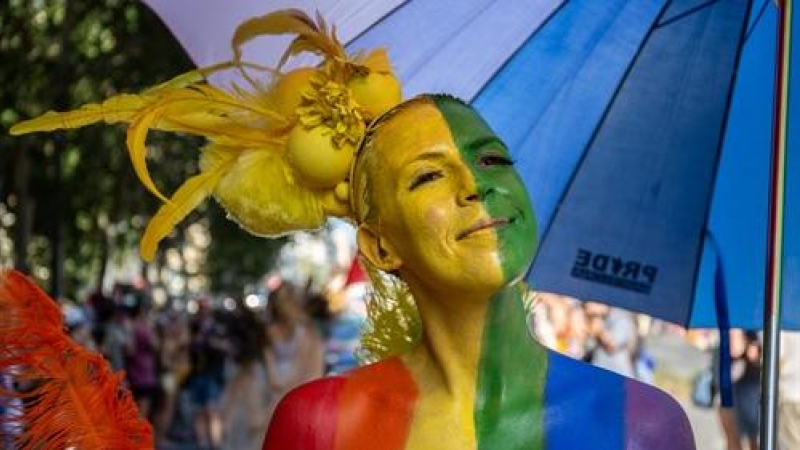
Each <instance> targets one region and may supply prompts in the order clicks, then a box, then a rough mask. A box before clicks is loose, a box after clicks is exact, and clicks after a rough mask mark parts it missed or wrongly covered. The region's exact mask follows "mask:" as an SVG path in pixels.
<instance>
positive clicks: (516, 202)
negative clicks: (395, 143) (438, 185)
mask: <svg viewBox="0 0 800 450" xmlns="http://www.w3.org/2000/svg"><path fill="white" fill-rule="evenodd" d="M434 102H435V104H436V106H437V108H438V109H439V111H440V112H441V113H442V115H443V116H444V118H445V120H446V121H447V124H448V126H449V127H450V131H451V134H452V136H453V140H454V142H455V144H456V146H457V147H458V150H459V152H460V153H461V157H462V159H463V160H464V162H465V163H466V165H467V167H469V169H470V170H471V172H472V175H473V177H474V178H475V183H476V185H477V186H478V192H479V193H480V195H481V199H482V201H483V204H484V205H485V207H486V210H487V212H488V213H489V215H490V216H491V217H492V218H493V219H497V220H503V221H506V220H507V221H509V223H508V224H507V225H505V226H502V227H498V228H497V239H498V242H499V244H500V249H499V250H500V252H499V253H500V262H501V265H502V269H503V275H504V276H505V279H506V281H507V282H513V281H517V280H519V279H521V278H522V276H524V275H525V272H526V271H527V269H528V267H529V266H530V264H531V262H532V261H533V256H534V254H535V252H536V244H537V237H536V217H535V216H534V214H533V209H532V208H531V201H530V197H529V196H528V191H527V190H526V189H525V185H524V184H523V183H522V179H521V178H520V176H519V174H518V173H517V171H516V170H514V167H513V162H512V161H511V156H510V154H509V152H508V149H507V148H506V146H505V144H503V142H502V141H501V140H500V138H498V137H497V135H496V134H495V133H494V132H493V131H492V130H491V128H489V126H488V125H487V124H486V122H484V120H483V119H482V118H481V116H480V115H478V113H477V112H475V110H473V109H472V108H470V107H468V106H466V105H464V104H462V103H460V102H459V101H458V100H455V99H453V98H450V97H434Z"/></svg>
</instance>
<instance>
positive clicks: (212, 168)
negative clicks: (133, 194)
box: [139, 152, 236, 261]
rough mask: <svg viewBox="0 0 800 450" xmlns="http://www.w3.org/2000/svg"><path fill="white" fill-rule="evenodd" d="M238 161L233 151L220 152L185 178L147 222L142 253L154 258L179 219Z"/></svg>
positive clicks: (141, 246)
mask: <svg viewBox="0 0 800 450" xmlns="http://www.w3.org/2000/svg"><path fill="white" fill-rule="evenodd" d="M235 161H236V155H235V154H234V153H220V152H217V154H216V158H215V160H214V161H213V163H211V164H209V165H208V167H206V168H205V169H204V170H203V171H202V172H200V173H199V174H198V175H195V176H193V177H191V178H189V179H188V180H186V181H184V182H183V184H182V185H181V186H180V187H179V188H178V190H177V191H175V194H174V195H173V196H172V198H171V199H170V200H169V202H168V203H165V204H164V205H162V206H161V208H159V210H158V212H157V213H156V215H155V216H153V218H152V219H150V222H149V223H148V224H147V228H146V229H145V231H144V237H142V240H141V242H140V244H139V252H140V253H141V255H142V258H144V260H145V261H152V260H153V257H154V256H155V253H156V248H158V243H159V242H161V240H162V239H164V237H166V236H167V235H168V234H169V233H170V232H171V231H172V229H173V228H175V225H177V223H178V222H180V221H181V220H183V219H184V218H185V217H186V216H187V215H188V214H189V213H190V212H192V210H194V209H195V208H196V207H197V206H198V205H199V204H200V203H201V202H202V201H203V200H205V199H206V197H208V196H209V195H211V192H212V191H213V190H214V187H215V186H216V185H217V183H218V182H219V180H220V178H222V176H223V175H225V173H226V172H227V171H228V170H230V168H231V166H232V165H233V163H234V162H235Z"/></svg>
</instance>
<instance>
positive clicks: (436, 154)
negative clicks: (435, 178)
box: [409, 150, 447, 163]
mask: <svg viewBox="0 0 800 450" xmlns="http://www.w3.org/2000/svg"><path fill="white" fill-rule="evenodd" d="M446 157H447V154H446V153H445V152H443V151H440V150H431V151H427V152H424V153H420V154H419V155H417V156H415V157H414V159H412V160H411V161H409V162H410V163H414V162H417V161H431V160H438V159H445V158H446Z"/></svg>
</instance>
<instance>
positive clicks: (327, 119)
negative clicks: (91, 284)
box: [11, 9, 402, 260]
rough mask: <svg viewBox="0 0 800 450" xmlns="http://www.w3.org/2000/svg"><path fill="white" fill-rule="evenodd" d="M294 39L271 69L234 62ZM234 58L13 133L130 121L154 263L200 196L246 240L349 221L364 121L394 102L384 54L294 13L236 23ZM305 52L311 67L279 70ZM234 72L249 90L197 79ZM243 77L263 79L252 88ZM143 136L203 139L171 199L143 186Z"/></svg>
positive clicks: (147, 255)
mask: <svg viewBox="0 0 800 450" xmlns="http://www.w3.org/2000/svg"><path fill="white" fill-rule="evenodd" d="M280 34H292V35H296V37H295V38H294V40H292V42H291V43H290V44H289V46H288V47H287V49H286V51H285V52H284V54H283V56H282V58H281V60H280V62H279V64H278V67H276V68H270V69H268V68H264V67H260V66H258V65H256V64H252V63H247V62H244V61H242V60H241V51H240V48H241V46H242V45H243V44H245V43H246V42H248V41H249V40H251V39H253V38H255V37H257V36H261V35H280ZM232 47H233V51H234V59H233V60H232V61H229V62H226V63H221V64H219V65H216V66H213V67H208V68H203V69H198V70H195V71H192V72H189V73H186V74H183V75H180V76H178V77H176V78H175V79H173V80H171V81H169V82H167V83H164V84H162V85H160V86H156V87H155V88H152V89H150V90H147V91H145V92H142V93H140V94H121V95H118V96H115V97H112V98H110V99H108V100H106V101H105V102H103V103H100V104H90V105H84V106H83V107H81V108H79V109H77V110H74V111H69V112H52V111H51V112H48V113H46V114H44V115H43V116H40V117H38V118H35V119H32V120H29V121H25V122H22V123H19V124H17V125H15V126H14V127H12V129H11V133H12V134H23V133H30V132H35V131H52V130H56V129H62V128H78V127H82V126H85V125H89V124H93V123H96V122H101V121H102V122H107V123H117V122H124V123H128V124H129V125H128V136H127V147H128V152H129V155H130V157H131V161H132V163H133V166H134V169H135V170H136V174H137V176H138V177H139V179H140V181H141V182H142V184H143V185H144V186H145V187H146V188H147V189H148V190H149V191H151V192H152V193H153V194H154V195H156V196H158V197H159V198H160V199H162V200H163V201H164V204H163V205H162V206H161V208H160V209H159V210H158V212H157V213H156V214H155V215H154V216H153V218H152V219H151V220H150V222H149V223H148V225H147V228H146V230H145V233H144V236H143V237H142V241H141V244H140V252H141V254H142V257H143V258H144V259H146V260H152V259H153V257H154V256H155V252H156V249H157V246H158V243H159V242H160V241H161V240H162V239H163V238H164V237H166V236H167V235H168V234H169V233H170V232H171V231H172V229H173V228H174V227H175V225H176V224H177V223H178V222H180V221H181V220H182V219H183V218H185V217H186V216H187V215H188V214H189V213H190V212H191V211H192V210H193V209H194V208H196V207H197V206H198V205H200V203H202V202H203V201H204V200H205V199H206V198H207V197H208V196H210V195H213V196H214V197H215V198H216V199H217V200H218V201H219V202H220V203H221V204H222V205H223V206H224V207H225V209H226V211H227V213H228V215H229V216H230V217H231V218H232V219H233V220H235V221H237V222H238V223H239V224H240V225H241V226H242V227H243V228H245V229H246V230H248V231H250V232H251V233H254V234H258V235H266V236H276V235H281V234H285V233H288V232H291V231H296V230H301V229H314V228H318V227H320V226H321V225H322V224H323V223H324V222H325V220H326V218H327V217H328V216H339V217H350V216H351V215H352V213H351V211H350V203H349V200H348V198H349V191H350V189H349V181H348V175H349V172H350V166H351V165H352V161H353V154H354V152H355V148H356V146H357V145H358V143H359V142H360V140H361V137H362V135H363V134H364V130H365V128H366V125H367V123H368V122H369V121H371V120H373V119H374V118H376V117H377V116H379V115H380V114H382V113H383V112H384V111H386V110H388V109H389V108H391V107H392V106H394V105H396V104H398V103H400V101H401V97H402V96H401V92H400V83H399V81H398V80H397V78H396V77H395V75H394V74H393V72H392V69H391V66H390V64H389V60H388V57H387V55H386V52H385V51H383V50H381V49H378V50H375V51H373V52H371V53H369V54H367V55H356V56H353V57H351V56H349V55H347V53H346V52H345V49H344V47H343V46H342V45H341V43H340V42H339V41H338V39H337V38H336V33H335V29H330V30H329V29H328V26H327V25H326V24H325V21H324V20H323V19H322V18H321V17H317V19H316V22H315V21H314V20H312V19H311V18H310V17H309V16H308V15H306V14H305V13H304V12H302V11H299V10H294V9H289V10H281V11H276V12H273V13H270V14H267V15H264V16H261V17H256V18H253V19H250V20H248V21H246V22H244V23H243V24H241V25H240V26H239V27H238V28H237V29H236V31H235V33H234V36H233V38H232ZM302 52H311V53H315V54H317V55H319V56H321V57H322V62H321V63H320V64H319V65H318V66H314V67H303V68H299V69H295V70H292V71H289V72H286V73H284V72H282V71H281V69H282V67H283V65H284V64H285V63H286V61H288V60H289V59H290V58H291V57H292V56H294V55H297V54H299V53H302ZM231 69H238V70H240V71H241V73H242V75H243V76H244V78H245V79H246V80H247V82H248V83H249V89H244V88H242V87H240V86H234V87H233V88H232V89H231V90H223V89H220V88H217V87H215V86H212V85H209V84H208V83H207V82H206V77H207V76H208V75H210V74H212V73H214V72H217V71H220V70H231ZM249 70H258V71H261V72H263V73H266V74H267V80H266V81H261V82H259V81H255V80H253V79H252V78H251V77H250V75H249V72H248V71H249ZM151 129H156V130H164V131H171V132H179V133H186V134H193V135H200V136H203V137H205V138H206V139H207V144H206V145H205V146H204V147H203V148H202V149H201V154H200V173H198V174H197V175H195V176H193V177H191V178H189V179H188V180H186V181H184V183H183V184H182V185H181V186H180V187H179V188H178V189H177V190H176V192H175V193H173V195H172V196H171V197H170V198H167V197H166V196H164V195H163V194H162V193H161V192H160V191H159V189H158V188H157V187H156V184H155V183H154V181H153V180H152V179H151V177H150V174H149V172H148V169H147V164H146V155H147V150H148V149H147V147H146V145H145V144H146V139H147V134H148V132H149V131H150V130H151Z"/></svg>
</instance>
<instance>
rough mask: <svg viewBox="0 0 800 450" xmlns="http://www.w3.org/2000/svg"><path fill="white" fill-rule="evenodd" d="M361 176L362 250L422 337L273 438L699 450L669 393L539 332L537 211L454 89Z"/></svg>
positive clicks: (304, 406)
mask: <svg viewBox="0 0 800 450" xmlns="http://www.w3.org/2000/svg"><path fill="white" fill-rule="evenodd" d="M351 182H352V184H351V186H352V192H351V198H352V199H353V209H354V211H355V217H356V219H357V222H358V244H359V249H360V251H361V254H362V256H363V258H364V259H365V260H366V262H367V263H368V264H369V265H371V266H373V267H375V268H377V269H379V270H380V271H382V272H383V273H392V274H395V275H396V276H397V277H399V279H400V280H402V283H404V284H405V285H406V286H407V289H408V292H409V293H410V294H411V296H412V297H413V300H414V302H415V304H416V306H417V308H418V310H419V319H420V321H421V333H420V335H419V336H418V337H417V336H415V337H414V343H413V344H412V345H409V348H408V349H407V350H406V351H404V352H403V353H401V354H395V355H387V356H386V358H385V359H383V360H381V361H380V362H377V363H375V364H372V365H368V366H365V367H362V368H359V369H357V370H355V371H353V372H351V373H348V374H345V375H342V376H336V377H330V378H325V379H321V380H318V381H314V382H311V383H309V384H307V385H305V386H303V387H300V388H299V389H297V390H295V391H293V392H292V393H290V394H289V395H288V396H287V397H285V398H284V400H283V401H282V403H281V404H280V405H279V407H278V410H277V411H276V414H275V416H274V417H273V420H272V423H271V424H270V427H269V431H268V434H267V438H266V442H265V445H264V448H265V449H268V450H272V449H294V448H296V449H321V450H322V449H324V450H334V449H335V450H339V449H342V450H344V449H347V450H351V449H375V448H379V449H383V450H388V449H433V448H436V449H459V450H463V449H474V448H478V449H586V448H592V449H641V450H658V449H670V450H676V449H693V448H694V443H693V438H692V432H691V429H690V426H689V423H688V421H687V419H686V417H685V415H684V413H683V411H682V410H681V408H680V406H679V405H678V404H677V403H676V402H675V401H674V400H672V399H671V398H669V397H668V396H667V395H666V394H664V393H662V392H660V391H658V390H656V389H654V388H652V387H649V386H646V385H644V384H641V383H639V382H636V381H635V380H632V379H628V378H625V377H622V376H619V375H616V374H614V373H612V372H608V371H605V370H601V369H597V368H594V367H592V366H590V365H587V364H583V363H580V362H578V361H574V360H572V359H568V358H566V357H564V356H561V355H559V354H557V353H554V352H552V351H549V350H547V349H546V348H545V347H543V346H542V345H540V344H539V343H537V342H535V341H534V340H532V339H531V338H530V337H529V336H528V332H527V327H526V321H525V316H526V309H525V304H524V299H525V294H526V288H525V286H524V284H523V283H522V282H521V278H522V276H523V275H524V274H525V272H526V270H527V268H528V266H529V265H530V263H531V261H532V258H533V255H534V252H535V249H536V221H535V216H534V213H533V211H532V209H531V205H530V201H529V199H528V195H527V193H526V191H525V188H524V186H523V184H522V181H521V179H520V178H519V175H518V174H517V173H516V171H515V170H514V167H513V162H512V160H511V157H510V156H509V153H508V150H507V149H506V148H505V146H504V145H503V143H502V141H501V140H500V139H499V138H498V137H497V136H496V135H495V134H494V133H493V132H492V130H491V129H490V128H489V127H488V126H487V125H486V123H485V122H484V121H483V120H482V119H481V117H480V116H479V115H478V114H477V113H476V112H475V111H474V110H473V109H472V108H471V107H469V106H467V105H465V104H464V103H462V102H461V101H459V100H456V99H454V98H452V97H448V96H440V95H431V96H421V97H417V98H415V99H412V100H410V101H407V102H405V103H403V104H401V105H400V106H398V107H396V108H395V109H393V110H392V111H390V112H389V113H387V114H386V115H384V116H383V117H382V118H380V119H379V120H377V121H376V122H375V123H374V124H373V125H372V126H371V127H370V129H369V130H368V131H367V135H366V138H365V140H364V142H363V144H362V146H361V148H360V149H359V152H358V153H357V154H356V159H355V162H354V168H353V173H352V180H351ZM379 282H381V281H379Z"/></svg>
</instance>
